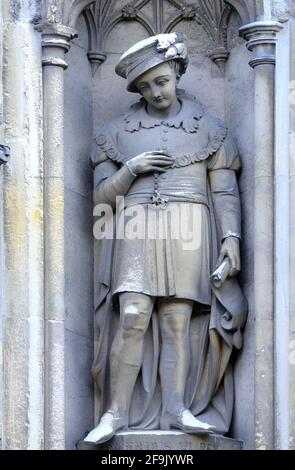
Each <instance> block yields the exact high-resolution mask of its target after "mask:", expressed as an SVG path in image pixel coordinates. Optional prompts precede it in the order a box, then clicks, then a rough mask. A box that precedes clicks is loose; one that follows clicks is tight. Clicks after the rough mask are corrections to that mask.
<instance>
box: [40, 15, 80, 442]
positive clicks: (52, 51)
mask: <svg viewBox="0 0 295 470" xmlns="http://www.w3.org/2000/svg"><path fill="white" fill-rule="evenodd" d="M38 29H39V30H41V31H42V50H43V57H42V64H43V112H44V224H45V225H44V246H45V256H44V258H45V266H44V272H45V351H46V355H45V449H64V447H65V410H64V406H65V397H64V369H65V363H64V351H65V344H64V343H65V337H64V316H65V303H64V299H65V295H64V289H65V287H64V283H65V268H64V244H65V240H64V148H63V140H64V136H63V124H64V70H65V69H66V68H67V63H66V62H65V60H64V55H65V53H66V52H67V51H68V49H69V47H70V40H71V39H72V38H73V37H74V35H75V34H74V30H72V29H71V28H69V27H66V26H63V25H60V24H52V25H43V26H39V27H38Z"/></svg>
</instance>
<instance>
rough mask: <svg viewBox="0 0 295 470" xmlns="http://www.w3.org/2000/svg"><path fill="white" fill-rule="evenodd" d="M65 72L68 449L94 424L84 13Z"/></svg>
mask: <svg viewBox="0 0 295 470" xmlns="http://www.w3.org/2000/svg"><path fill="white" fill-rule="evenodd" d="M77 30H78V32H79V37H78V38H77V39H75V40H74V41H73V42H72V45H71V49H70V51H69V52H68V54H67V55H66V60H67V62H68V64H69V67H68V69H67V70H66V71H65V133H64V137H65V306H66V310H65V364H66V372H65V391H66V393H65V426H66V433H65V436H66V443H65V445H66V448H67V449H72V448H74V444H75V443H76V442H77V441H78V440H79V439H80V438H81V436H83V435H84V433H85V431H86V430H87V429H91V427H92V426H93V410H94V402H93V397H94V394H93V387H94V386H93V380H92V377H91V374H90V369H91V363H92V360H93V334H94V327H93V235H92V226H93V216H92V211H93V200H92V176H93V175H92V168H91V167H90V163H89V157H90V154H91V145H92V135H93V129H92V74H91V68H90V64H89V61H88V59H87V51H88V36H87V30H86V25H85V21H84V19H83V17H80V19H79V21H78V23H77Z"/></svg>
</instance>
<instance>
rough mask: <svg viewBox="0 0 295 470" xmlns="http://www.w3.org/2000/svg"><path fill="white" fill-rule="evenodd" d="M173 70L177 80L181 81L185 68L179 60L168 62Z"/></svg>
mask: <svg viewBox="0 0 295 470" xmlns="http://www.w3.org/2000/svg"><path fill="white" fill-rule="evenodd" d="M168 64H169V66H170V68H171V69H174V71H175V75H176V78H177V80H180V78H181V76H182V75H183V74H184V70H183V66H182V64H181V62H180V61H179V60H175V59H174V60H169V62H168Z"/></svg>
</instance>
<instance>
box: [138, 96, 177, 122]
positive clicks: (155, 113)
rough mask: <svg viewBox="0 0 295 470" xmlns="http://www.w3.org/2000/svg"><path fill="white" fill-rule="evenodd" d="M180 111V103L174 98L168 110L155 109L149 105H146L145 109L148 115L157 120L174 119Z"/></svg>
mask: <svg viewBox="0 0 295 470" xmlns="http://www.w3.org/2000/svg"><path fill="white" fill-rule="evenodd" d="M180 109H181V103H180V101H178V99H177V98H175V100H174V101H173V103H172V104H171V106H169V108H166V109H163V110H162V109H157V108H155V107H154V106H152V105H150V104H148V105H147V108H146V110H147V113H148V115H149V116H152V117H154V118H157V119H169V118H172V117H175V116H177V114H178V113H179V111H180Z"/></svg>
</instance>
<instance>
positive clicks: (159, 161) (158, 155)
mask: <svg viewBox="0 0 295 470" xmlns="http://www.w3.org/2000/svg"><path fill="white" fill-rule="evenodd" d="M173 161H174V160H173V158H172V157H171V156H170V155H167V154H166V153H164V152H161V151H157V150H154V151H152V152H144V153H141V154H140V155H137V156H136V157H133V158H131V159H130V160H128V166H129V168H131V170H132V171H133V173H135V174H136V175H139V174H141V173H150V172H154V171H157V172H160V173H163V172H164V171H166V170H167V168H169V167H170V166H171V165H172V163H173Z"/></svg>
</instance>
